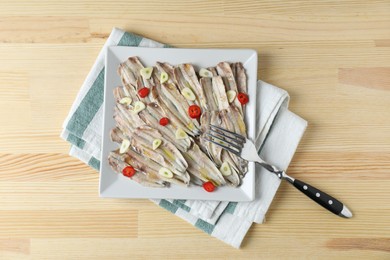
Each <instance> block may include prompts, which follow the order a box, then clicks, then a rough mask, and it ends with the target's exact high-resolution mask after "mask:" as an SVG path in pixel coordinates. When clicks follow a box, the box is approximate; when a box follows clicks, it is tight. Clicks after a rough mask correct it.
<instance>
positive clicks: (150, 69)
mask: <svg viewBox="0 0 390 260" xmlns="http://www.w3.org/2000/svg"><path fill="white" fill-rule="evenodd" d="M152 72H153V67H146V68H143V69H141V70H140V72H139V73H140V74H141V76H142V77H143V78H144V79H150V77H151V76H152Z"/></svg>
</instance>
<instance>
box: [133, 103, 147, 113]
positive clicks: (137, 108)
mask: <svg viewBox="0 0 390 260" xmlns="http://www.w3.org/2000/svg"><path fill="white" fill-rule="evenodd" d="M144 109H145V104H144V103H142V102H141V101H136V102H135V103H134V109H133V113H134V114H138V113H139V112H141V111H142V110H144Z"/></svg>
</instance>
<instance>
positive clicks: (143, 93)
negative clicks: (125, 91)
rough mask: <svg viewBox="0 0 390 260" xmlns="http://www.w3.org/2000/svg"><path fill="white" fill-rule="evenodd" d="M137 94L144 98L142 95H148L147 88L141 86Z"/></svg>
mask: <svg viewBox="0 0 390 260" xmlns="http://www.w3.org/2000/svg"><path fill="white" fill-rule="evenodd" d="M138 95H139V96H140V97H141V98H144V97H146V96H148V95H149V89H148V88H141V89H140V90H138Z"/></svg>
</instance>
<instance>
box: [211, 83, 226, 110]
mask: <svg viewBox="0 0 390 260" xmlns="http://www.w3.org/2000/svg"><path fill="white" fill-rule="evenodd" d="M212 87H213V93H214V95H215V100H216V103H217V106H218V110H219V111H221V110H224V109H227V108H228V107H229V101H228V98H227V96H226V89H225V85H224V84H223V81H222V77H221V76H217V77H213V78H212Z"/></svg>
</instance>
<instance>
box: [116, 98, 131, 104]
mask: <svg viewBox="0 0 390 260" xmlns="http://www.w3.org/2000/svg"><path fill="white" fill-rule="evenodd" d="M131 102H133V100H132V99H131V98H130V97H124V98H122V99H121V100H119V103H121V104H122V105H126V106H128V105H130V104H131Z"/></svg>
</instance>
